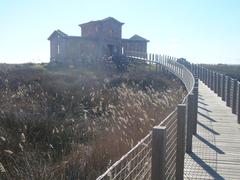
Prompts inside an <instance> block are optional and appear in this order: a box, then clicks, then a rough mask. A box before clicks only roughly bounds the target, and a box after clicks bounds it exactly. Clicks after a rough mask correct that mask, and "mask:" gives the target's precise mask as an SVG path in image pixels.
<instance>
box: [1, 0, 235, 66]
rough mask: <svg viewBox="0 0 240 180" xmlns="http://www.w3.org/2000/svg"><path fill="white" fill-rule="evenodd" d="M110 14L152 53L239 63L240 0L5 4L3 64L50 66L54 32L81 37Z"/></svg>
mask: <svg viewBox="0 0 240 180" xmlns="http://www.w3.org/2000/svg"><path fill="white" fill-rule="evenodd" d="M109 16H112V17H114V18H116V19H118V20H119V21H121V22H124V23H125V24H124V26H123V37H124V38H129V37H131V36H132V35H134V34H139V35H141V36H143V37H145V38H147V39H149V40H150V43H149V45H148V51H149V52H154V53H161V54H168V55H171V56H175V57H185V58H187V59H188V60H190V61H192V62H200V63H238V64H240V1H239V0H99V1H97V0H95V1H94V0H66V1H63V0H39V1H36V0H35V1H34V0H0V62H6V63H22V62H48V61H49V54H50V53H49V41H48V40H47V38H48V36H49V35H50V34H51V33H52V32H53V31H54V30H56V29H60V30H62V31H63V32H65V33H66V34H69V35H79V36H80V34H81V30H80V27H78V24H80V23H84V22H88V21H90V20H98V19H103V18H105V17H109Z"/></svg>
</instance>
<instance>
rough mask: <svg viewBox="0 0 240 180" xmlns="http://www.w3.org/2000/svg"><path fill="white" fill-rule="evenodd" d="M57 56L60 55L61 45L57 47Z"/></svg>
mask: <svg viewBox="0 0 240 180" xmlns="http://www.w3.org/2000/svg"><path fill="white" fill-rule="evenodd" d="M57 54H60V46H59V44H58V45H57Z"/></svg>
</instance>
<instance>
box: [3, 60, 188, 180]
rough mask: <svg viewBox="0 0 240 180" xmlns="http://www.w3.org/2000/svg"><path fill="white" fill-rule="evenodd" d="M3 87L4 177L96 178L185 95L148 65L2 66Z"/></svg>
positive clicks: (169, 78) (176, 82)
mask: <svg viewBox="0 0 240 180" xmlns="http://www.w3.org/2000/svg"><path fill="white" fill-rule="evenodd" d="M0 89H1V91H0V97H1V99H0V121H1V122H0V173H1V176H0V179H94V178H96V177H97V176H98V175H100V174H101V173H102V172H104V171H105V170H106V168H107V167H109V166H110V165H111V164H112V163H113V162H114V161H115V160H117V159H119V158H120V157H121V155H123V154H124V153H126V152H127V151H128V150H129V149H130V148H131V147H133V146H134V145H135V144H136V143H137V142H138V141H139V140H140V139H141V138H143V137H144V136H145V135H146V134H147V132H149V130H150V129H151V128H152V127H153V126H154V125H156V124H159V123H160V122H161V120H163V119H164V118H165V117H166V115H168V114H169V113H170V112H171V111H172V110H173V109H174V108H175V107H176V104H178V103H179V102H180V101H181V100H182V98H183V96H184V95H185V90H184V89H183V88H182V84H181V83H180V82H179V80H177V79H175V78H174V77H173V76H171V75H165V74H163V73H162V72H158V73H156V72H155V71H152V70H151V71H150V69H149V68H148V67H146V65H144V64H141V63H132V64H131V65H130V67H129V68H128V71H126V72H118V71H117V70H116V68H115V67H114V65H113V64H111V63H95V64H82V65H78V66H77V67H76V66H68V67H65V66H49V65H47V64H24V65H6V64H2V65H1V66H0Z"/></svg>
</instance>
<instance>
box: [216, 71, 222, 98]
mask: <svg viewBox="0 0 240 180" xmlns="http://www.w3.org/2000/svg"><path fill="white" fill-rule="evenodd" d="M217 81H218V83H217V85H218V86H217V88H218V90H217V95H218V96H221V90H222V88H221V86H222V84H221V74H219V73H218V74H217Z"/></svg>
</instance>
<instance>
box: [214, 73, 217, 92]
mask: <svg viewBox="0 0 240 180" xmlns="http://www.w3.org/2000/svg"><path fill="white" fill-rule="evenodd" d="M217 74H218V73H217V72H215V73H214V92H215V93H217V82H218V81H217Z"/></svg>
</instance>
